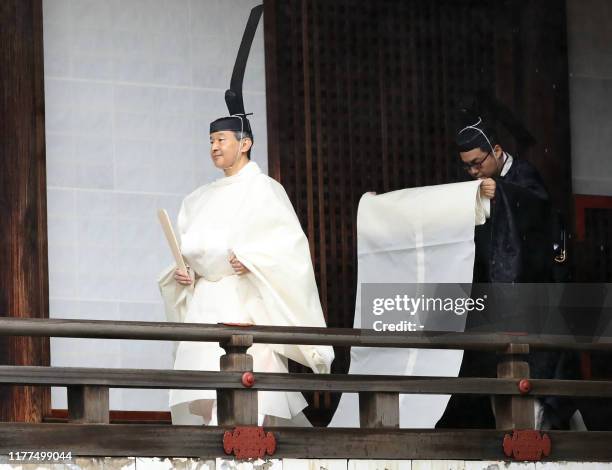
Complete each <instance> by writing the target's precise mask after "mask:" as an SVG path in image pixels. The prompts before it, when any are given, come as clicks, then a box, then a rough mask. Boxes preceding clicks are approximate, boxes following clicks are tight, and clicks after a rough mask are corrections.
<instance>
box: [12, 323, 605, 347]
mask: <svg viewBox="0 0 612 470" xmlns="http://www.w3.org/2000/svg"><path fill="white" fill-rule="evenodd" d="M233 335H251V336H252V337H253V342H254V343H265V344H320V345H330V346H365V347H393V348H427V349H470V350H479V351H505V350H506V348H507V347H508V344H512V343H521V344H528V345H529V347H530V350H532V351H560V350H571V351H601V352H603V351H607V352H609V351H612V338H607V337H602V338H598V339H597V342H594V341H593V338H592V337H588V338H587V337H580V336H569V335H527V334H514V333H452V332H432V331H429V332H412V333H410V334H405V333H384V334H379V335H376V334H371V333H370V332H365V330H360V329H354V328H313V327H298V326H248V327H247V326H233V325H223V324H201V323H167V322H133V321H109V320H72V319H71V320H67V319H57V318H52V319H35V318H6V317H4V318H2V317H0V336H50V337H63V338H101V339H140V340H163V341H212V342H220V341H225V340H228V339H229V338H231V337H232V336H233Z"/></svg>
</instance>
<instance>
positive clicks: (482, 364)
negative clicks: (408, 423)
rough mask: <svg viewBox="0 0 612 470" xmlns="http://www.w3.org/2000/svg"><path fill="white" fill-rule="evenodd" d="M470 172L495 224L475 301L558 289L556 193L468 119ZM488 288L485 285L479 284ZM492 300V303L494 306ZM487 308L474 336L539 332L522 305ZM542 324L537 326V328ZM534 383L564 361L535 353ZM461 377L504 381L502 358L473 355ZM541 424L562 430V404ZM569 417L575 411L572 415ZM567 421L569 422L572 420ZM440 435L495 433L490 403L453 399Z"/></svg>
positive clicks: (475, 318) (484, 236)
mask: <svg viewBox="0 0 612 470" xmlns="http://www.w3.org/2000/svg"><path fill="white" fill-rule="evenodd" d="M456 144H457V148H458V151H459V155H460V158H461V161H462V164H463V166H464V168H465V170H466V171H467V172H468V174H469V175H470V176H471V177H472V178H476V179H481V180H482V184H481V187H480V191H481V194H482V196H484V197H485V198H487V199H490V201H491V202H490V204H491V211H490V212H491V217H490V218H489V219H488V220H487V222H486V223H485V224H484V225H480V226H477V227H476V229H475V235H474V242H475V248H476V253H475V260H474V276H473V282H474V289H473V292H472V296H473V297H481V296H482V295H483V294H484V293H488V294H489V298H490V297H491V292H492V290H489V289H488V288H487V285H489V286H490V283H541V282H551V281H552V267H553V253H552V230H551V226H552V219H551V215H552V212H551V207H550V202H549V197H548V193H547V191H546V188H545V186H544V183H543V180H542V178H541V176H540V174H539V173H538V171H537V170H536V169H535V168H534V167H533V165H531V164H530V163H529V162H527V161H525V160H520V159H516V158H513V157H512V156H511V155H510V154H509V153H507V152H506V151H504V149H503V148H502V146H501V145H500V143H499V142H497V140H496V138H495V135H494V133H493V132H492V130H491V129H490V128H487V127H486V126H485V125H483V121H482V119H481V118H480V117H478V116H472V117H470V116H468V117H467V120H466V122H465V123H464V125H463V127H461V128H460V129H459V131H458V132H457V135H456ZM479 283H480V284H479ZM491 300H492V299H491ZM498 305H501V307H502V308H487V309H485V310H483V311H482V312H478V311H472V312H470V313H469V314H468V317H467V321H466V328H465V330H466V331H473V332H511V331H515V332H525V331H530V332H532V333H536V332H540V331H537V329H538V328H537V325H530V324H529V322H530V321H531V320H532V318H530V316H529V312H517V311H516V309H515V308H514V305H511V304H508V303H504V302H503V301H502V302H501V303H499V304H498ZM536 321H537V320H536ZM529 364H530V369H531V376H532V377H538V378H551V377H552V376H554V375H555V370H558V367H559V355H558V354H557V353H535V354H533V353H532V354H531V355H530V357H529ZM459 376H460V377H496V376H497V357H496V355H495V354H492V353H485V352H481V351H465V353H464V357H463V362H462V365H461V370H460V372H459ZM540 404H541V405H542V408H541V410H542V415H541V416H540V417H536V420H538V418H539V422H540V423H542V422H545V423H547V425H551V426H552V427H555V428H557V427H564V425H563V424H561V423H559V422H558V421H559V420H560V419H559V417H558V415H559V413H558V412H557V411H555V410H557V409H558V408H560V407H561V406H560V405H559V400H557V399H556V398H550V399H548V398H546V399H545V400H542V401H541V402H540ZM568 412H569V411H568ZM563 419H564V420H567V419H569V416H564V417H563ZM436 427H437V428H461V427H468V428H479V429H486V428H494V427H495V418H494V415H493V411H492V406H491V400H490V398H489V397H488V396H473V395H472V396H470V395H463V396H461V395H453V396H452V397H451V400H450V401H449V404H448V406H447V408H446V411H445V413H444V415H443V416H442V418H441V419H440V421H438V424H437V425H436Z"/></svg>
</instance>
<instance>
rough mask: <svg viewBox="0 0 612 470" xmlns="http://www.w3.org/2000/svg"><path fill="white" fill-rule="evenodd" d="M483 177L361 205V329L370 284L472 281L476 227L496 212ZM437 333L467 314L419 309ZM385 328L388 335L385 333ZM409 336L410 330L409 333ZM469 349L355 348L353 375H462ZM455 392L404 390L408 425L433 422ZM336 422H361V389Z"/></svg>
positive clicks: (365, 199)
mask: <svg viewBox="0 0 612 470" xmlns="http://www.w3.org/2000/svg"><path fill="white" fill-rule="evenodd" d="M479 186H480V181H470V182H466V183H456V184H444V185H437V186H427V187H421V188H411V189H403V190H399V191H393V192H390V193H386V194H380V195H377V196H375V195H372V194H365V195H363V196H362V198H361V200H360V201H359V208H358V211H357V258H358V268H357V298H356V305H355V320H354V327H355V328H360V327H361V284H362V283H408V284H426V283H428V284H433V283H462V284H470V283H471V282H472V270H473V266H474V254H475V248H474V226H475V225H480V224H483V223H484V222H485V220H486V217H488V215H489V204H490V203H489V200H488V199H484V198H481V197H480V191H479V190H478V189H479ZM417 317H418V320H419V323H420V324H422V325H424V326H425V330H426V331H427V330H429V331H463V330H464V328H465V318H466V317H465V315H463V316H456V315H454V314H450V315H446V316H440V315H438V316H437V317H434V316H433V315H430V316H427V314H426V313H423V312H419V313H418V315H417ZM383 334H384V333H383ZM407 334H408V333H407ZM462 357H463V351H456V350H442V349H410V348H365V347H354V348H351V365H350V369H349V374H382V375H414V376H446V377H453V376H454V377H456V376H457V375H458V373H459V368H460V367H461V359H462ZM449 398H450V396H449V395H406V394H402V395H400V427H402V428H432V427H434V425H435V424H436V422H437V421H438V420H439V419H440V417H441V416H442V413H443V412H444V409H445V408H446V404H447V402H448V400H449ZM329 426H330V427H359V401H358V395H357V394H355V393H345V394H343V395H342V398H341V400H340V403H339V405H338V408H337V410H336V413H335V414H334V417H333V418H332V421H331V423H330V424H329Z"/></svg>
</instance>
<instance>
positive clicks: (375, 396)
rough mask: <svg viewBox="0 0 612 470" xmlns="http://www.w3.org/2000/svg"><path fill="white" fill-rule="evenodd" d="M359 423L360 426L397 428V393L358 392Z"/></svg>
mask: <svg viewBox="0 0 612 470" xmlns="http://www.w3.org/2000/svg"><path fill="white" fill-rule="evenodd" d="M359 424H360V425H361V427H362V428H399V394H398V393H390V392H360V393H359Z"/></svg>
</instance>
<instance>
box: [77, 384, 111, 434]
mask: <svg viewBox="0 0 612 470" xmlns="http://www.w3.org/2000/svg"><path fill="white" fill-rule="evenodd" d="M108 392H109V389H108V387H98V386H90V385H77V386H72V387H68V419H69V420H70V421H71V422H73V423H101V424H108V423H109V408H108V396H109V393H108Z"/></svg>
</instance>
